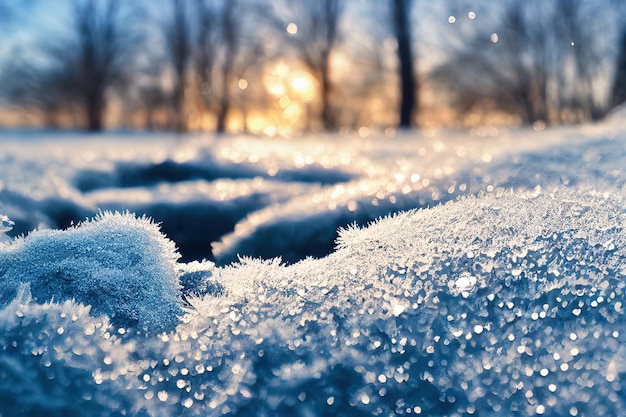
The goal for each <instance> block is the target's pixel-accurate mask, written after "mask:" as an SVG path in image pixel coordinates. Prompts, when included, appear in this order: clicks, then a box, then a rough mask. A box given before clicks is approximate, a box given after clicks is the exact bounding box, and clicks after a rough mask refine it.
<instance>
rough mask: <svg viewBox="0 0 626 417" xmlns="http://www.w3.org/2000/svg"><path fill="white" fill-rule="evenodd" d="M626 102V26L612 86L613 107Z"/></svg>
mask: <svg viewBox="0 0 626 417" xmlns="http://www.w3.org/2000/svg"><path fill="white" fill-rule="evenodd" d="M624 102H626V28H624V29H622V37H621V39H620V45H619V56H618V58H617V63H616V66H615V76H614V78H613V86H612V88H611V107H617V106H619V105H620V104H622V103H624Z"/></svg>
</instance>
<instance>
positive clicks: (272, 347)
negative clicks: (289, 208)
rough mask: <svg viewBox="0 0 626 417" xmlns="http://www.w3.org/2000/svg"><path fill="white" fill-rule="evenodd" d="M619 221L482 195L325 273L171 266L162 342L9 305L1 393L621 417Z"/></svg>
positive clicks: (624, 238)
mask: <svg viewBox="0 0 626 417" xmlns="http://www.w3.org/2000/svg"><path fill="white" fill-rule="evenodd" d="M625 204H626V201H624V197H623V194H622V193H621V192H616V191H614V192H597V191H584V190H572V189H561V190H556V191H554V192H551V193H545V192H539V191H535V192H522V193H513V192H511V193H498V194H497V195H496V194H486V195H480V196H478V197H469V198H464V199H462V200H460V201H457V202H451V203H448V204H445V205H443V206H437V207H434V208H431V209H424V210H417V211H410V212H406V213H401V214H398V215H395V216H391V217H387V218H384V219H381V220H379V221H377V222H376V223H375V224H372V225H370V226H369V227H367V228H364V229H361V228H357V227H349V228H347V229H345V230H343V231H341V233H340V238H339V242H338V245H339V246H338V249H337V250H336V252H335V253H333V254H331V255H329V256H327V257H324V258H322V259H306V260H304V261H302V262H299V263H297V264H294V265H291V266H284V265H281V263H280V261H279V260H273V261H260V260H250V259H242V260H241V262H240V263H239V264H236V265H232V266H229V267H224V268H219V267H215V266H214V265H213V264H211V263H208V262H202V263H198V262H194V263H190V264H181V265H179V267H178V272H177V273H178V275H179V276H180V281H181V284H182V288H181V292H183V293H184V296H185V300H186V303H187V304H188V306H189V307H190V310H189V311H188V313H187V314H185V315H184V316H183V317H182V318H181V324H179V325H178V326H177V328H176V330H175V331H173V332H170V333H167V334H162V335H158V336H148V337H145V336H140V337H137V336H134V335H131V334H128V333H125V332H124V331H122V332H121V333H122V334H120V333H119V332H115V331H114V330H112V329H110V328H109V327H107V321H106V318H100V319H99V318H92V317H91V316H89V315H88V309H87V308H86V307H83V306H80V305H77V304H74V303H72V302H65V303H63V304H46V305H43V306H40V305H38V304H34V301H31V302H28V297H27V296H26V295H24V293H25V290H24V288H23V287H20V288H22V294H21V295H20V296H18V297H17V299H16V300H15V301H13V302H12V303H11V304H9V305H8V306H7V307H6V308H5V309H4V310H2V312H0V321H2V326H3V328H7V329H8V331H7V332H5V333H1V334H0V341H1V343H0V345H1V346H3V348H2V349H3V350H2V351H1V352H0V354H2V358H3V359H2V362H0V365H1V366H2V367H3V368H0V372H3V373H4V374H5V375H9V372H13V371H12V370H15V372H14V373H12V374H10V375H11V378H10V379H11V380H12V381H13V383H12V384H11V385H10V386H9V385H5V386H4V387H3V390H9V389H11V390H12V391H11V392H13V393H15V392H26V390H34V391H35V392H37V393H38V394H37V395H35V396H32V398H34V400H33V403H32V405H29V407H30V408H29V409H27V410H29V411H30V414H26V415H37V410H38V409H37V408H36V407H37V406H38V404H43V403H44V402H45V401H48V400H50V401H52V398H54V399H55V401H58V402H54V401H53V402H52V407H51V409H53V410H57V409H58V410H62V409H63V408H62V407H63V406H64V405H66V404H70V401H73V400H77V403H76V406H75V407H74V408H71V409H70V411H72V412H75V413H77V414H76V415H78V413H79V412H78V411H75V410H80V415H103V414H104V411H102V409H103V408H104V409H108V410H110V413H111V414H114V413H119V414H120V415H122V414H123V415H136V416H172V415H201V416H206V415H209V416H213V415H233V416H250V415H267V416H287V415H289V416H292V415H302V416H318V415H332V416H363V415H384V416H388V415H413V414H418V415H427V416H472V415H480V416H513V415H515V416H535V415H547V416H590V415H604V416H615V417H617V416H622V415H624V413H626V396H624V379H625V378H626V359H625V358H626V350H625V348H624V344H625V343H626V331H625V330H624V322H625V321H624V303H626V300H625V291H626V282H625V281H624V275H625V273H626V235H625V233H624V230H623V225H624V224H625V222H626V212H625V209H624V207H625ZM101 221H102V220H99V221H96V222H94V223H87V225H92V227H91V229H89V228H87V230H88V231H89V232H90V233H94V234H96V235H98V236H100V235H99V232H101V230H99V229H100V228H99V227H97V225H98V224H99V222H101ZM119 221H120V219H119V218H118V219H117V222H116V223H118V222H119ZM128 221H129V222H130V220H128ZM133 221H135V220H133ZM93 225H96V226H93ZM83 227H84V226H81V227H79V228H78V229H73V230H70V231H67V232H49V233H51V234H58V235H62V234H65V235H67V236H68V237H69V236H73V234H75V233H76V231H77V230H81V229H83ZM142 227H143V226H142ZM87 230H83V231H84V232H85V235H87V234H88V233H87ZM39 233H41V232H39ZM155 233H156V232H155ZM34 236H37V234H35V235H34ZM84 238H85V237H83V239H84ZM27 240H28V238H27V239H26V240H24V241H23V242H22V243H21V244H20V245H24V244H25V243H26V242H27ZM47 242H48V243H51V244H52V245H51V250H54V244H53V243H54V241H53V240H52V239H47ZM159 242H160V240H159ZM17 247H18V248H19V247H20V246H19V245H18V246H17ZM147 247H148V249H149V250H148V251H149V252H154V248H152V249H150V248H151V246H150V245H148V246H147ZM22 256H23V257H25V258H27V259H26V260H25V264H26V261H30V262H37V259H39V258H40V257H41V252H38V253H30V252H25V251H22ZM166 256H169V255H167V254H166ZM94 258H95V256H94ZM156 283H158V281H156V280H150V282H146V284H153V285H154V284H156ZM33 288H34V283H32V282H31V291H32V290H33ZM33 295H34V294H33ZM55 300H56V297H55ZM77 300H79V299H78V298H77ZM79 301H80V300H79ZM145 305H146V307H148V306H151V307H152V310H153V311H154V313H155V314H157V312H158V314H159V315H163V314H164V310H163V309H162V302H161V301H156V300H152V301H151V302H149V303H148V302H146V303H145ZM88 369H89V370H91V373H89V371H87V370H88ZM50 375H52V377H50ZM0 376H2V375H0ZM43 376H46V377H43ZM6 380H7V379H6V378H0V381H6ZM73 381H78V382H76V383H74V382H73ZM3 383H4V382H3ZM5 384H6V383H5ZM68 384H75V385H72V389H71V390H70V389H63V390H60V389H59V386H62V387H66V386H68ZM51 392H52V393H55V394H54V395H55V396H54V397H53V396H52V394H49V393H51ZM56 395H58V397H57V396H56ZM81 399H84V400H85V401H82V400H81ZM87 399H94V401H91V400H90V401H87ZM7 404H9V405H8V406H6V407H13V404H14V403H12V402H8V403H7ZM29 404H30V403H29ZM57 405H58V408H56V409H55V408H54V407H57ZM0 407H2V406H1V405H0ZM81 407H82V408H81ZM90 407H91V408H90ZM13 410H15V408H8V409H7V413H9V415H10V412H11V411H13ZM59 413H60V411H59ZM59 415H60V414H59ZM67 415H71V414H67Z"/></svg>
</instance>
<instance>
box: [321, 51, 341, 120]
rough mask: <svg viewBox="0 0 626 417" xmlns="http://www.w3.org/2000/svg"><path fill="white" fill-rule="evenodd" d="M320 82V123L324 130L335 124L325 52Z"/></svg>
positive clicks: (328, 63) (328, 68)
mask: <svg viewBox="0 0 626 417" xmlns="http://www.w3.org/2000/svg"><path fill="white" fill-rule="evenodd" d="M320 84H321V87H320V88H321V91H320V94H321V96H322V124H323V126H324V130H332V129H334V128H336V127H337V126H336V124H335V118H334V114H333V112H332V108H331V105H330V93H331V88H332V86H331V83H330V60H329V59H328V53H326V54H325V55H324V57H323V58H322V65H321V68H320Z"/></svg>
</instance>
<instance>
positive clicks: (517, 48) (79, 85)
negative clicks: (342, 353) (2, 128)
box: [0, 0, 626, 134]
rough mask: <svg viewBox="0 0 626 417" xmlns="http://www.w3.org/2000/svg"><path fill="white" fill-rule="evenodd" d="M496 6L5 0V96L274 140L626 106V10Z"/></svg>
mask: <svg viewBox="0 0 626 417" xmlns="http://www.w3.org/2000/svg"><path fill="white" fill-rule="evenodd" d="M494 3H496V2H493V1H489V0H477V1H472V2H467V3H466V2H464V1H463V0H450V1H447V2H426V1H421V0H384V1H378V0H366V1H350V0H315V1H311V0H163V1H159V2H152V1H149V0H137V1H133V2H128V1H122V0H64V1H62V0H59V1H55V2H54V5H50V3H49V2H44V1H43V0H39V1H37V0H24V1H22V2H11V1H9V0H0V51H4V52H3V53H2V54H1V55H0V61H1V65H0V100H2V109H3V110H4V112H5V113H6V114H12V115H14V117H17V118H18V119H19V120H18V122H19V123H22V124H24V123H34V124H39V125H43V126H47V127H71V128H84V129H88V130H92V131H97V130H101V129H103V128H136V129H159V130H176V131H188V130H213V131H218V132H224V131H227V130H240V131H241V130H243V131H247V130H250V131H255V132H258V131H265V133H270V134H274V133H293V132H297V131H305V130H311V131H316V130H318V131H319V130H335V129H338V128H342V127H343V128H346V127H347V128H359V127H362V126H368V127H377V128H385V127H398V126H400V127H412V126H417V125H424V124H433V123H447V124H456V125H464V124H465V125H466V124H476V123H486V122H487V121H489V120H492V119H490V117H491V116H493V115H500V116H503V117H508V119H506V120H509V121H513V122H516V121H517V122H520V123H525V124H536V125H542V124H543V125H545V124H556V123H571V122H584V121H589V120H596V119H599V118H601V117H603V116H604V115H606V114H607V112H608V111H610V110H611V109H612V108H614V107H615V106H617V105H619V104H621V103H622V102H624V101H625V100H626V24H625V23H624V19H622V17H621V16H622V15H623V14H624V13H623V12H624V10H623V8H624V6H622V5H621V4H620V3H621V2H619V1H618V0H615V1H613V2H612V1H610V0H605V1H597V0H553V1H549V2H546V1H542V0H529V1H524V2H521V1H517V0H509V1H503V2H497V4H494ZM12 26H13V27H12ZM16 26H26V28H25V29H22V30H21V31H20V30H17V29H16ZM2 32H4V33H2ZM16 33H19V34H20V36H17V35H16ZM16 114H17V116H15V115H16ZM20 117H21V118H20Z"/></svg>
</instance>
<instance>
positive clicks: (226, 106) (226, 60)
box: [216, 0, 240, 133]
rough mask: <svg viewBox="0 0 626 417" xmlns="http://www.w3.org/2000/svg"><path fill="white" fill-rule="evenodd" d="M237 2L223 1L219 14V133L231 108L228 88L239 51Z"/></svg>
mask: <svg viewBox="0 0 626 417" xmlns="http://www.w3.org/2000/svg"><path fill="white" fill-rule="evenodd" d="M238 3H239V2H238V0H229V1H225V2H224V4H223V5H222V12H221V19H220V20H221V30H220V39H221V42H222V44H223V48H222V51H223V56H222V63H221V69H220V74H221V83H222V84H221V87H222V91H221V94H220V106H219V110H218V114H217V127H216V130H217V132H219V133H222V132H225V131H226V120H227V117H228V113H229V112H230V107H231V95H230V87H231V85H232V83H233V80H232V74H233V69H234V66H235V59H236V57H237V53H238V49H239V33H238V26H237V13H239V12H240V10H239V4H238Z"/></svg>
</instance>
